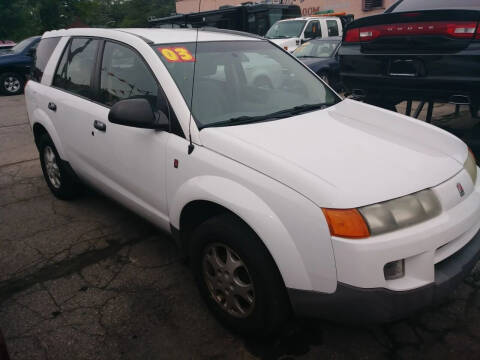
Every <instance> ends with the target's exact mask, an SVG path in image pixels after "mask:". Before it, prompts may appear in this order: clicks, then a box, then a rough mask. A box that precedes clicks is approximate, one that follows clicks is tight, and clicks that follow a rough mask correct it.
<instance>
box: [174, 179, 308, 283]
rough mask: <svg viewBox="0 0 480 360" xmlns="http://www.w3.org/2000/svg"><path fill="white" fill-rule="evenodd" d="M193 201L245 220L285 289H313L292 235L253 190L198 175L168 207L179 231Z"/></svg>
mask: <svg viewBox="0 0 480 360" xmlns="http://www.w3.org/2000/svg"><path fill="white" fill-rule="evenodd" d="M195 201H206V202H209V203H212V204H215V205H218V206H221V207H223V208H225V209H226V210H228V211H230V212H231V213H233V214H234V215H236V216H238V217H239V218H240V219H241V220H242V221H244V222H245V223H246V224H247V225H248V226H249V227H250V228H251V229H252V230H253V231H254V232H255V233H256V234H257V236H258V237H259V239H260V240H261V241H262V242H263V244H264V245H265V247H266V248H267V250H268V251H269V253H270V255H271V256H272V258H273V260H274V261H275V263H276V265H277V268H278V269H279V271H280V274H281V276H282V278H283V281H284V283H285V285H286V286H287V287H295V288H305V289H310V288H312V284H311V281H310V278H309V276H308V273H307V270H306V268H305V265H304V262H303V261H302V257H301V255H300V253H299V251H298V249H297V248H296V246H295V242H294V241H293V239H292V236H291V234H290V233H289V232H288V230H287V229H286V228H285V226H284V225H283V224H282V222H281V220H280V219H279V218H278V216H277V215H276V214H275V212H274V211H273V210H272V209H271V208H270V207H269V206H268V205H267V204H266V203H265V202H264V201H263V200H262V199H261V198H260V197H259V196H258V195H256V194H255V193H254V192H253V191H251V190H249V189H247V188H246V187H244V186H243V185H241V184H239V183H237V182H235V181H232V180H230V179H227V178H223V177H218V176H200V177H196V178H192V179H190V180H188V181H187V182H185V183H184V184H183V185H181V186H180V188H179V189H178V191H177V193H176V195H175V197H174V201H173V202H172V203H171V204H170V206H169V215H170V221H171V224H172V226H173V227H174V228H176V229H179V230H180V232H181V231H182V229H181V228H180V221H181V216H182V212H183V210H184V209H185V208H186V207H187V206H188V205H189V204H191V203H192V202H195Z"/></svg>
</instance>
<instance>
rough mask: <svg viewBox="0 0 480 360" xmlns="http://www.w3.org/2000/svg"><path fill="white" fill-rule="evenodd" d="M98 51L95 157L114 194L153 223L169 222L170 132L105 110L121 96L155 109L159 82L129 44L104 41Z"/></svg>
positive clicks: (93, 127) (121, 98)
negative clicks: (122, 121)
mask: <svg viewBox="0 0 480 360" xmlns="http://www.w3.org/2000/svg"><path fill="white" fill-rule="evenodd" d="M102 53H103V56H102V59H101V66H100V74H99V94H98V103H99V104H98V105H96V106H98V107H99V108H100V107H101V108H103V111H101V112H99V113H98V114H99V116H100V117H99V118H98V119H97V120H98V121H99V122H100V123H101V124H103V125H100V126H98V127H96V126H95V125H94V124H92V125H93V126H92V133H94V138H95V141H97V142H99V143H101V146H102V148H103V151H101V152H100V154H99V156H102V157H103V158H101V159H96V161H97V162H98V161H99V162H101V164H102V173H103V175H104V176H105V178H106V179H105V180H106V182H107V184H108V190H109V191H110V192H112V195H113V196H114V197H115V198H117V199H118V200H120V201H122V202H124V203H126V205H127V206H129V207H130V208H133V209H134V210H136V211H138V212H140V213H142V214H143V215H144V216H146V217H147V218H149V219H150V220H152V221H153V222H155V223H157V225H160V226H162V227H163V226H168V217H167V215H166V214H167V202H166V194H165V179H166V177H165V171H166V166H165V161H166V160H165V159H166V146H167V142H168V140H169V138H170V136H171V134H170V133H169V132H167V131H157V130H152V129H141V128H135V127H130V126H124V125H118V124H113V123H111V122H109V121H108V112H109V109H110V108H111V107H112V106H113V105H114V104H115V103H116V102H118V101H120V100H124V99H131V98H145V99H147V100H148V101H149V102H150V104H151V106H152V108H153V110H154V111H158V108H157V98H158V96H159V95H158V94H159V90H160V85H159V84H158V82H157V80H156V78H155V76H154V75H153V73H152V71H151V70H150V68H149V67H148V65H147V63H146V62H145V60H144V59H143V58H142V57H141V55H140V54H139V53H138V52H137V51H136V50H134V49H133V48H131V47H129V46H128V45H125V44H121V43H118V42H113V41H108V40H107V41H105V42H104V44H103V52H102ZM162 93H163V92H162ZM161 96H163V95H161ZM102 127H103V128H102Z"/></svg>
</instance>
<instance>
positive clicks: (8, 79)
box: [0, 72, 25, 95]
mask: <svg viewBox="0 0 480 360" xmlns="http://www.w3.org/2000/svg"><path fill="white" fill-rule="evenodd" d="M24 85H25V81H24V79H23V77H22V76H21V75H19V74H17V73H11V72H9V73H4V74H1V75H0V92H1V93H2V94H4V95H19V94H21V93H22V91H23V87H24Z"/></svg>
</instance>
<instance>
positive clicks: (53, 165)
mask: <svg viewBox="0 0 480 360" xmlns="http://www.w3.org/2000/svg"><path fill="white" fill-rule="evenodd" d="M43 159H44V162H45V169H46V171H47V176H48V180H50V184H52V186H53V187H54V188H55V189H59V188H60V186H61V185H62V183H61V181H60V168H59V167H58V164H57V157H56V156H55V152H54V151H53V149H52V148H51V147H50V146H45V149H44V150H43Z"/></svg>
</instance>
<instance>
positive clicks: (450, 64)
mask: <svg viewBox="0 0 480 360" xmlns="http://www.w3.org/2000/svg"><path fill="white" fill-rule="evenodd" d="M479 21H480V0H455V1H453V0H400V1H397V2H396V3H395V4H394V5H392V6H391V7H390V8H389V9H387V10H386V11H385V12H384V13H383V14H380V15H376V16H369V17H365V18H361V19H358V20H356V21H354V22H353V23H351V24H350V25H349V26H348V29H347V31H346V32H345V34H344V41H343V44H342V46H341V48H340V50H339V55H340V72H341V76H342V80H343V84H344V86H345V87H346V89H347V91H349V92H352V93H354V94H356V95H359V96H362V97H364V100H365V101H366V102H368V103H371V104H374V105H379V106H382V107H386V108H393V106H394V105H395V104H397V103H399V102H400V101H403V100H421V101H427V102H430V103H431V104H433V102H451V103H456V104H470V106H471V110H472V113H473V114H474V116H477V113H478V109H479V105H480V27H479Z"/></svg>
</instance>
